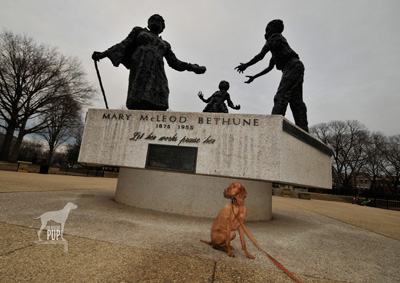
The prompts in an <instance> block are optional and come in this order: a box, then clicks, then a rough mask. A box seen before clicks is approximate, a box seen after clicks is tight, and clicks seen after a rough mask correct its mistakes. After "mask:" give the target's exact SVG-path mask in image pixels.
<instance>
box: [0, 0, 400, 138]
mask: <svg viewBox="0 0 400 283" xmlns="http://www.w3.org/2000/svg"><path fill="white" fill-rule="evenodd" d="M0 4H1V6H0V7H1V9H0V27H1V29H2V30H8V31H11V32H13V33H15V34H25V35H27V36H30V37H33V38H34V39H35V41H36V42H37V43H45V44H48V45H51V46H56V47H58V50H59V51H60V52H61V53H63V54H65V55H68V56H75V57H77V58H78V59H79V60H80V61H81V62H82V64H83V66H84V68H85V70H86V73H87V75H88V77H87V78H88V80H89V81H90V82H91V83H92V84H93V85H94V86H96V87H97V88H98V89H99V87H98V86H99V84H98V80H97V76H96V71H95V68H94V64H93V61H92V59H91V54H92V53H93V51H95V50H96V51H104V50H106V49H107V48H109V47H110V46H112V45H114V44H116V43H119V42H120V41H122V40H123V39H124V38H125V37H126V36H127V35H128V34H129V32H130V31H131V30H132V28H133V27H135V26H141V27H146V26H147V19H148V18H149V17H150V16H151V15H153V14H160V15H162V16H163V17H164V19H165V22H166V28H165V30H164V32H163V33H162V34H161V36H162V38H163V39H164V40H166V41H168V42H169V43H170V44H171V46H172V50H173V51H174V53H175V54H176V56H177V57H178V59H180V60H182V61H186V62H189V63H198V64H199V65H204V66H206V67H207V72H206V73H205V74H203V75H196V74H194V73H191V72H177V71H175V70H173V69H171V68H170V67H169V66H168V65H167V64H165V69H166V73H167V77H168V80H169V88H170V99H169V104H170V110H172V111H187V112H201V111H202V110H203V108H204V107H205V104H204V103H203V102H202V101H201V100H200V99H199V98H198V97H197V93H198V91H200V90H201V91H202V92H203V93H204V96H205V97H206V98H207V97H209V96H210V95H211V94H213V93H214V92H215V91H216V90H217V89H218V84H219V82H220V81H221V80H227V81H228V82H229V83H230V85H231V87H230V89H229V93H230V95H231V99H232V101H233V103H234V104H240V105H241V107H242V108H241V109H240V110H239V111H237V110H233V109H230V113H242V114H270V113H271V109H272V107H273V97H274V95H275V93H276V90H277V88H278V85H279V81H280V77H281V72H280V71H278V70H276V69H274V70H273V71H272V72H270V73H269V74H267V75H265V76H262V77H260V78H258V79H256V80H255V81H254V82H253V83H251V84H245V83H244V81H245V80H246V78H245V75H254V74H256V73H258V72H260V71H261V70H263V69H265V68H266V67H267V66H268V63H269V58H270V55H267V56H266V57H265V58H264V60H263V61H260V62H259V63H258V64H256V65H253V66H252V67H249V68H248V69H247V70H246V71H245V73H244V74H239V73H237V72H236V71H235V70H234V67H236V66H237V65H238V64H239V63H241V62H243V63H244V62H247V61H249V60H250V59H251V58H253V57H254V55H256V54H257V53H258V52H259V51H260V50H261V48H262V47H263V45H264V43H265V39H264V30H265V26H266V25H267V23H268V22H269V21H270V20H273V19H277V18H279V19H282V20H283V21H284V24H285V30H284V31H283V35H284V36H285V37H286V39H287V40H288V42H289V44H290V45H291V47H292V48H293V49H294V50H295V51H296V52H297V53H298V54H299V56H300V59H301V60H302V61H303V63H304V65H305V68H306V71H305V81H304V85H303V89H304V90H303V96H304V101H305V103H306V105H307V108H308V120H309V125H310V126H312V125H316V124H319V123H324V122H329V121H332V120H358V121H360V122H361V123H363V124H364V125H365V126H366V127H367V128H368V129H369V130H371V131H381V132H383V133H384V134H386V135H397V134H400V123H399V120H400V119H399V118H400V115H399V110H400V36H399V34H400V16H399V14H400V1H399V0H379V1H376V0H351V1H350V0H334V1H333V0H326V1H325V0H303V1H298V0H276V1H267V0H259V1H258V0H248V1H243V0H159V1H152V0H143V1H142V0H126V1H123V0H113V1H99V0H83V1H82V0H77V1H75V0H74V1H72V0H63V1H61V0H60V1H59V0H0ZM99 68H100V72H101V76H102V78H103V84H104V88H105V91H106V95H107V99H108V104H109V106H110V108H121V107H123V106H124V105H125V100H126V93H127V86H128V70H127V69H125V67H123V66H122V65H121V66H120V67H118V68H115V67H113V66H112V64H111V62H110V61H109V60H108V59H104V60H102V61H101V62H100V63H99ZM93 107H94V108H104V107H105V106H104V102H103V99H102V95H101V92H100V89H99V91H98V100H97V101H96V102H95V103H94V105H93ZM286 117H287V118H288V119H289V120H291V121H293V116H292V114H291V111H290V108H289V107H288V111H287V113H286Z"/></svg>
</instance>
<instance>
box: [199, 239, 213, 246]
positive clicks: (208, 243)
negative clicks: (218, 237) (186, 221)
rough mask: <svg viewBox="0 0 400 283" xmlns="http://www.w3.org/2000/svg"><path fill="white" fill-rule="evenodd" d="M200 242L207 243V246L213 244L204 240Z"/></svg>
mask: <svg viewBox="0 0 400 283" xmlns="http://www.w3.org/2000/svg"><path fill="white" fill-rule="evenodd" d="M200 242H202V243H205V244H207V245H211V244H212V242H208V241H204V240H200Z"/></svg>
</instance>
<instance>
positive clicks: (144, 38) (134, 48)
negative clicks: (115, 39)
mask: <svg viewBox="0 0 400 283" xmlns="http://www.w3.org/2000/svg"><path fill="white" fill-rule="evenodd" d="M147 26H148V28H142V27H134V28H133V29H132V31H131V32H130V34H129V35H128V37H127V38H126V39H124V40H123V41H122V42H121V43H118V44H116V45H114V46H112V47H110V48H109V49H107V50H106V51H104V52H97V51H95V52H94V53H93V55H92V58H93V60H96V61H99V60H100V59H103V58H105V57H108V58H109V59H110V60H111V62H112V63H113V65H114V66H116V67H118V66H119V64H121V63H122V64H123V65H124V66H125V67H126V68H127V69H129V70H130V72H129V87H128V97H127V100H126V107H127V108H128V109H131V110H161V111H165V110H167V109H168V108H169V105H168V97H169V89H168V81H167V76H166V75H165V70H164V58H165V59H166V61H167V63H168V65H169V66H170V67H171V68H173V69H175V70H177V71H180V72H182V71H191V72H194V73H196V74H203V73H204V72H205V71H206V67H203V66H199V65H197V64H190V63H186V62H183V61H180V60H178V59H177V58H176V56H175V54H174V53H173V52H172V49H171V45H170V44H169V43H168V42H167V41H165V40H163V39H162V38H161V36H160V34H161V33H162V31H163V30H164V28H165V22H164V19H163V17H161V16H160V15H153V16H151V17H150V18H149V20H148V25H147Z"/></svg>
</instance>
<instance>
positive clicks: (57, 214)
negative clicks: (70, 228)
mask: <svg viewBox="0 0 400 283" xmlns="http://www.w3.org/2000/svg"><path fill="white" fill-rule="evenodd" d="M77 208H78V206H77V205H76V204H73V203H72V202H69V203H67V204H66V205H65V206H64V208H63V209H61V210H57V211H49V212H45V213H43V214H42V215H40V216H39V217H36V218H34V219H39V218H40V220H41V221H42V226H41V227H40V229H39V231H38V232H37V234H38V237H39V241H42V240H41V239H40V233H41V232H42V231H43V229H44V228H45V227H46V224H47V222H48V221H50V220H53V221H54V222H57V223H60V224H61V239H62V240H63V241H64V238H63V233H64V225H65V221H67V218H68V214H69V211H70V210H71V209H77Z"/></svg>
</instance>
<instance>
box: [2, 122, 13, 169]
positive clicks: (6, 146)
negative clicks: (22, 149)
mask: <svg viewBox="0 0 400 283" xmlns="http://www.w3.org/2000/svg"><path fill="white" fill-rule="evenodd" d="M14 132H15V126H14V125H11V124H9V125H8V126H7V129H6V135H5V137H4V141H3V145H2V147H1V154H0V159H1V160H3V161H9V160H10V159H9V157H10V150H11V145H12V141H13V138H14Z"/></svg>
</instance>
